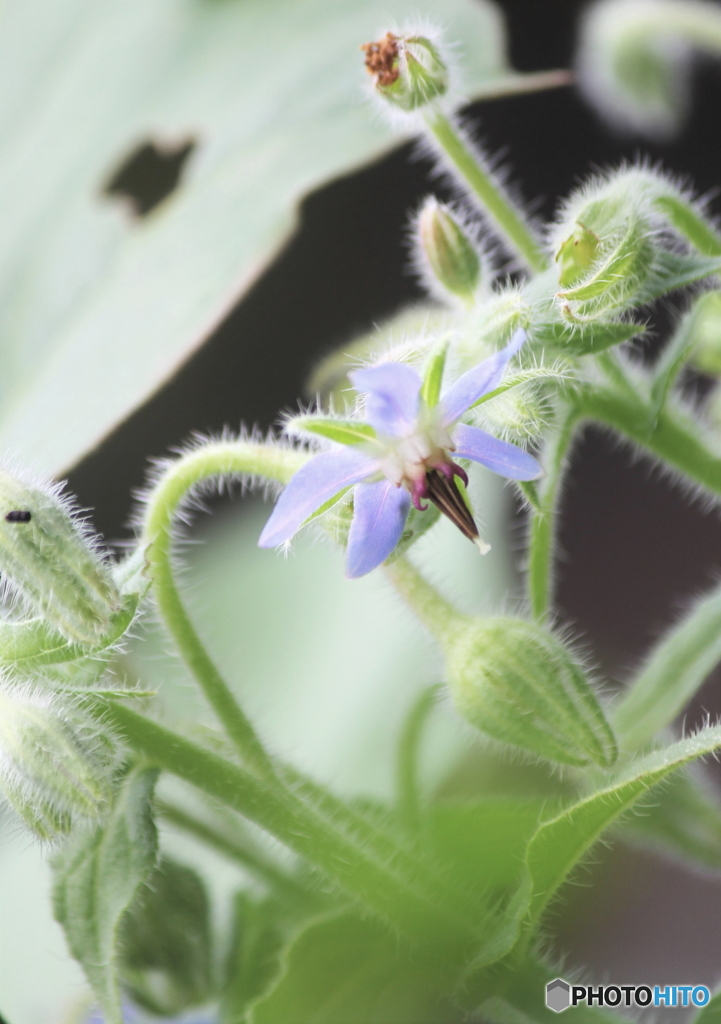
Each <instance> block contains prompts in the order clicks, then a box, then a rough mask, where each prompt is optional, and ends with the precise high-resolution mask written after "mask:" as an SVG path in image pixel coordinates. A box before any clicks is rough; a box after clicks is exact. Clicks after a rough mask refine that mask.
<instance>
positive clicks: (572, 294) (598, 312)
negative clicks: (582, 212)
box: [557, 218, 655, 320]
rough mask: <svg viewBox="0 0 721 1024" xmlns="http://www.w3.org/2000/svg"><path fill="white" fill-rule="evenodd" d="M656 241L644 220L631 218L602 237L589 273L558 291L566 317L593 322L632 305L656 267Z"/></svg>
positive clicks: (587, 247)
mask: <svg viewBox="0 0 721 1024" xmlns="http://www.w3.org/2000/svg"><path fill="white" fill-rule="evenodd" d="M588 230H590V229H588ZM652 238H653V231H652V229H651V228H650V226H649V225H648V224H646V223H645V222H644V220H643V219H642V218H630V219H629V220H627V221H626V222H624V223H623V224H622V225H620V226H619V229H618V230H617V231H615V232H614V233H613V234H611V235H609V236H607V237H605V238H603V237H601V238H600V239H599V241H598V245H597V248H596V253H595V259H594V260H592V261H591V264H590V267H589V268H588V271H587V273H585V274H581V275H579V276H578V277H577V278H576V279H575V281H574V282H573V283H572V284H570V285H567V286H565V287H563V288H562V289H561V291H559V292H558V295H557V298H558V301H559V302H560V304H561V311H562V313H563V315H564V316H565V317H567V319H569V320H593V319H597V318H599V317H602V316H604V315H607V314H609V313H613V312H614V311H616V310H619V309H623V308H625V307H626V306H628V305H630V304H632V303H633V301H634V299H635V298H636V297H637V296H638V294H639V292H640V291H641V289H642V287H643V285H644V284H645V283H646V281H647V280H648V278H649V277H650V275H651V273H652V271H653V268H654V262H655V249H654V245H653V241H652ZM589 254H590V245H589V244H588V240H587V243H586V256H587V257H588V255H589Z"/></svg>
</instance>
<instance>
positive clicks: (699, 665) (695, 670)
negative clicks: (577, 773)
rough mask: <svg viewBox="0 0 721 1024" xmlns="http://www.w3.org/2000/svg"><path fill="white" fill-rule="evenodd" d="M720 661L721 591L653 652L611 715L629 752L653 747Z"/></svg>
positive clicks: (696, 608)
mask: <svg viewBox="0 0 721 1024" xmlns="http://www.w3.org/2000/svg"><path fill="white" fill-rule="evenodd" d="M719 661H721V587H719V588H717V589H716V590H714V591H712V592H711V593H710V594H708V595H706V596H705V597H703V598H701V600H700V601H698V602H697V603H696V604H695V605H694V607H693V608H692V609H691V611H690V612H689V614H688V615H687V616H686V618H684V619H682V621H681V622H679V623H678V625H677V626H676V627H675V628H674V629H672V630H671V631H670V632H669V633H667V635H666V636H665V637H664V638H663V639H662V640H661V642H660V643H659V644H657V646H656V647H655V649H654V650H653V651H652V652H651V655H650V656H649V658H648V660H647V661H646V664H645V665H644V667H643V668H642V670H641V672H640V673H639V674H638V675H637V676H636V678H635V679H634V680H633V681H632V682H631V684H630V686H629V688H628V690H627V691H626V693H625V694H624V696H623V699H622V700H621V702H620V703H619V704H618V706H617V707H616V710H615V714H614V716H613V719H614V726H615V729H616V731H617V734H618V737H619V739H620V741H621V743H622V745H623V747H624V748H625V749H626V750H637V749H638V748H640V747H643V746H645V745H646V744H647V743H649V742H650V741H651V740H652V739H653V737H654V735H655V734H656V733H657V732H659V731H660V730H661V729H665V728H666V726H667V725H670V724H671V722H672V721H673V720H674V718H675V717H676V715H678V714H679V712H680V711H682V710H683V708H684V706H685V704H686V703H687V702H688V701H689V699H690V698H691V697H692V696H693V694H694V693H695V692H696V690H697V689H698V688H699V686H701V684H702V683H703V681H704V679H706V677H707V676H708V674H709V673H710V672H711V671H712V670H713V669H714V668H715V666H716V665H717V664H718V663H719Z"/></svg>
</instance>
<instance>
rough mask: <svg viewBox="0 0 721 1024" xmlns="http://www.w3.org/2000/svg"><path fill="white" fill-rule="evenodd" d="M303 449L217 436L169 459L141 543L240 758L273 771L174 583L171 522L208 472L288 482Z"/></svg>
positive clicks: (168, 618) (185, 654)
mask: <svg viewBox="0 0 721 1024" xmlns="http://www.w3.org/2000/svg"><path fill="white" fill-rule="evenodd" d="M306 458H307V456H305V455H304V454H303V453H302V452H296V451H292V450H289V449H284V448H278V447H271V446H270V445H264V444H258V443H253V442H249V441H227V442H226V441H219V442H215V443H211V444H207V445H203V447H201V448H198V449H196V450H195V451H191V452H189V453H188V454H187V455H184V456H182V457H181V458H180V459H178V460H177V461H175V462H172V463H171V464H170V465H169V466H168V468H167V469H166V471H165V472H164V473H163V475H162V476H161V477H160V479H159V480H158V482H157V483H156V484H155V486H154V487H153V489H152V491H151V492H150V494H149V496H148V502H147V509H146V514H145V520H144V523H143V534H142V538H141V546H142V547H143V548H144V549H145V551H146V558H147V562H148V567H149V572H150V576H151V578H152V581H153V592H154V595H155V600H156V602H157V605H158V608H159V609H160V612H161V615H162V616H163V620H164V622H165V624H166V626H167V627H168V630H169V631H170V634H171V636H172V637H173V640H174V642H175V645H176V647H177V649H178V652H179V654H180V656H181V657H182V658H183V660H184V661H185V663H186V665H187V666H188V668H189V669H190V671H191V672H192V673H193V675H194V676H195V679H196V680H197V681H198V683H199V684H200V687H201V689H202V690H203V693H204V694H205V696H206V698H207V699H208V701H209V703H210V704H211V706H212V708H213V710H214V711H215V713H216V715H217V716H218V718H219V720H220V721H221V723H222V724H223V727H224V728H225V730H226V732H227V733H228V736H229V737H230V738H231V739H232V740H233V742H234V743H235V745H236V747H237V748H238V750H239V751H240V753H241V755H242V757H243V759H244V761H245V762H246V764H247V765H248V766H249V767H252V768H254V769H255V770H256V771H259V772H260V773H261V774H263V775H266V776H268V775H272V774H273V766H272V762H271V760H270V757H269V756H268V754H267V753H266V751H265V750H264V748H263V745H262V743H261V742H260V739H259V738H258V736H257V734H256V732H255V730H254V729H253V726H252V725H251V723H250V721H249V719H248V718H247V716H246V715H245V713H244V712H243V710H242V708H241V707H240V706H239V704H238V702H237V701H236V699H235V697H234V696H233V694H232V693H231V691H230V689H229V687H228V685H227V683H226V682H225V680H224V679H223V678H222V676H221V674H220V672H219V671H218V669H217V668H216V666H215V664H214V662H213V661H212V659H211V658H210V656H209V655H208V653H207V651H206V649H205V647H204V645H203V643H202V641H201V640H200V638H199V636H198V634H197V633H196V631H195V628H194V626H193V624H192V622H191V621H190V617H189V616H188V613H187V612H186V610H185V606H184V605H183V602H182V600H181V597H180V594H179V592H178V588H177V585H176V582H175V577H174V573H173V564H172V545H173V524H174V520H175V516H176V515H177V513H178V510H179V508H180V507H181V506H182V503H183V501H184V500H185V499H186V498H187V496H188V494H189V492H191V491H192V489H193V488H194V487H196V486H197V485H198V484H200V483H201V482H202V481H204V480H207V479H209V478H211V477H216V476H225V475H231V476H233V475H238V474H249V475H254V476H255V475H257V476H263V477H266V478H269V479H271V480H278V481H280V482H281V483H285V482H287V481H288V480H289V479H290V477H291V476H292V475H293V473H295V472H296V470H297V469H299V468H300V466H301V465H302V464H303V462H304V461H305V459H306Z"/></svg>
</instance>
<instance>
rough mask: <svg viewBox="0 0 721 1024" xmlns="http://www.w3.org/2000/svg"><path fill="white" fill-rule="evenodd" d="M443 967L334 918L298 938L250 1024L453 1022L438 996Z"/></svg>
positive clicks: (374, 928)
mask: <svg viewBox="0 0 721 1024" xmlns="http://www.w3.org/2000/svg"><path fill="white" fill-rule="evenodd" d="M444 967H445V968H446V969H447V965H444V964H442V963H441V964H439V963H438V962H437V961H436V963H435V965H434V963H433V962H432V961H427V960H425V959H424V958H420V959H419V958H412V957H411V956H410V954H409V952H408V951H407V950H405V949H404V948H403V946H402V945H401V944H400V943H399V941H398V938H397V937H396V936H394V935H392V934H391V933H389V932H388V931H386V929H385V928H383V927H382V926H381V925H378V924H377V923H376V922H374V921H370V920H364V919H363V918H361V917H358V916H357V915H355V914H352V913H346V914H341V915H340V916H337V917H333V918H329V919H324V920H321V921H319V922H317V923H316V924H311V925H310V926H309V927H308V928H307V929H306V930H305V931H304V932H302V933H301V935H300V936H299V937H298V938H297V939H296V941H295V942H294V943H293V945H292V946H291V947H290V949H289V950H288V952H287V954H286V960H285V969H284V972H283V974H282V975H281V978H280V980H279V981H278V983H277V984H276V985H275V986H274V987H273V988H272V989H271V991H270V992H269V993H268V995H267V996H264V997H263V998H261V999H260V1000H259V1001H258V1002H257V1003H256V1004H255V1005H254V1006H253V1007H252V1009H251V1011H250V1014H249V1024H288V1022H289V1021H293V1024H330V1022H331V1021H334V1022H335V1021H343V1024H442V1022H445V1021H452V1020H454V1019H458V1018H457V1017H455V1016H450V1013H451V1011H450V1009H449V1007H448V1005H447V1004H446V1005H445V1006H444V1005H443V1001H442V1000H439V998H438V991H439V990H442V985H441V979H442V978H443V974H444Z"/></svg>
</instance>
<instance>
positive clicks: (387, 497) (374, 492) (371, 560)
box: [346, 480, 411, 580]
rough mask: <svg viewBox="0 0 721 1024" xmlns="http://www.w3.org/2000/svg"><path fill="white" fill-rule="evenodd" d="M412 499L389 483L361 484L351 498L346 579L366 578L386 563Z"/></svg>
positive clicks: (399, 536) (404, 522) (406, 492)
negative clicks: (351, 520)
mask: <svg viewBox="0 0 721 1024" xmlns="http://www.w3.org/2000/svg"><path fill="white" fill-rule="evenodd" d="M410 504H411V496H410V494H409V493H408V491H407V490H406V489H405V487H396V485H395V484H392V483H391V482H390V481H389V480H380V481H379V482H378V483H374V484H361V485H360V486H359V487H356V489H355V492H354V495H353V522H352V523H351V525H350V533H349V535H348V557H347V560H346V576H347V578H348V579H349V580H354V579H357V577H358V576H365V574H366V573H367V572H370V571H371V569H375V567H376V566H377V565H380V564H381V563H382V562H385V560H386V558H388V556H389V555H390V553H391V552H392V551H393V549H394V548H395V546H396V544H397V543H398V541H399V540H400V539H401V534H402V533H403V527H404V526H405V525H406V519H407V518H408V509H409V508H410Z"/></svg>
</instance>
